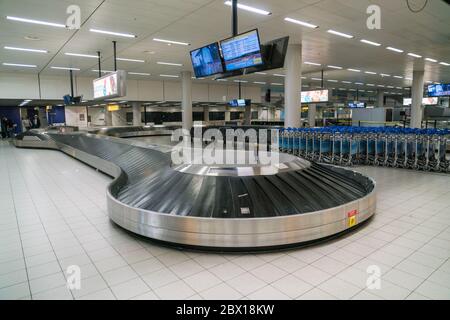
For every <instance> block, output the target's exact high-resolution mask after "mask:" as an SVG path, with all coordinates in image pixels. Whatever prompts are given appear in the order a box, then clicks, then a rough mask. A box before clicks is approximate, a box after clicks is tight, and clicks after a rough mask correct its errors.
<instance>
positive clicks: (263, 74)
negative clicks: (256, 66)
mask: <svg viewBox="0 0 450 320" xmlns="http://www.w3.org/2000/svg"><path fill="white" fill-rule="evenodd" d="M255 74H260V75H262V76H265V75H266V74H267V73H265V72H255Z"/></svg>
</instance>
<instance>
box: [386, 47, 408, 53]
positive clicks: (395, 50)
mask: <svg viewBox="0 0 450 320" xmlns="http://www.w3.org/2000/svg"><path fill="white" fill-rule="evenodd" d="M386 49H388V50H390V51H394V52H398V53H402V52H404V51H403V50H402V49H397V48H393V47H387V48H386Z"/></svg>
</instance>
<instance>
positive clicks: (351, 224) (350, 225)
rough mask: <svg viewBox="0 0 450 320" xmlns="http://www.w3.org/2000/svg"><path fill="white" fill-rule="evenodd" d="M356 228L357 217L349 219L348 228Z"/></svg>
mask: <svg viewBox="0 0 450 320" xmlns="http://www.w3.org/2000/svg"><path fill="white" fill-rule="evenodd" d="M354 226H356V216H352V217H350V218H348V227H349V228H351V227H354Z"/></svg>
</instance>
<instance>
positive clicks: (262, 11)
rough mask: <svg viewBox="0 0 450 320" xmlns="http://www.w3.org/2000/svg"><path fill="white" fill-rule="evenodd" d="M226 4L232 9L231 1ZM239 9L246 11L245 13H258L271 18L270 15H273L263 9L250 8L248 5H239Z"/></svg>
mask: <svg viewBox="0 0 450 320" xmlns="http://www.w3.org/2000/svg"><path fill="white" fill-rule="evenodd" d="M224 4H225V5H227V6H230V7H231V5H232V2H231V1H225V3H224ZM237 7H238V8H239V9H242V10H245V11H250V12H254V13H258V14H262V15H264V16H269V15H271V14H272V13H271V12H269V11H266V10H261V9H258V8H255V7H250V6H247V5H245V4H241V3H238V4H237Z"/></svg>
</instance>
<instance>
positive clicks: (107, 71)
mask: <svg viewBox="0 0 450 320" xmlns="http://www.w3.org/2000/svg"><path fill="white" fill-rule="evenodd" d="M91 71H92V72H98V69H93V70H91ZM101 72H102V73H112V72H115V71H111V70H102V71H101Z"/></svg>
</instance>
